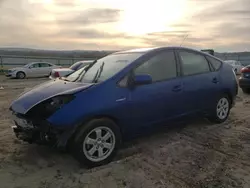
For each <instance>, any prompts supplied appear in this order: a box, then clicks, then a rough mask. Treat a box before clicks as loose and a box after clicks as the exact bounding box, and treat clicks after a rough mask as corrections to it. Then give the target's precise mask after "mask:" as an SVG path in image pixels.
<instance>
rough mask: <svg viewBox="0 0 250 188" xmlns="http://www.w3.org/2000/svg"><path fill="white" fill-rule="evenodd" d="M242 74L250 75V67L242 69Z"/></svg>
mask: <svg viewBox="0 0 250 188" xmlns="http://www.w3.org/2000/svg"><path fill="white" fill-rule="evenodd" d="M241 73H250V68H249V67H244V68H242V69H241Z"/></svg>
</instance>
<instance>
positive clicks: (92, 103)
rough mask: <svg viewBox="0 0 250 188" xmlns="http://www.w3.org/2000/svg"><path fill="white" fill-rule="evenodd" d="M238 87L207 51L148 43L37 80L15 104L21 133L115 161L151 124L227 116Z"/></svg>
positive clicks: (92, 161) (89, 160) (80, 155)
mask: <svg viewBox="0 0 250 188" xmlns="http://www.w3.org/2000/svg"><path fill="white" fill-rule="evenodd" d="M237 93H238V85H237V80H236V76H235V73H234V71H233V70H232V67H231V66H230V65H227V64H225V63H223V61H222V60H220V59H218V58H216V57H214V56H212V55H210V54H208V53H204V52H201V51H197V50H193V49H189V48H183V47H160V48H147V49H145V48H144V49H135V50H129V51H122V52H116V53H113V54H110V55H108V56H105V57H103V58H101V59H99V60H97V61H94V62H93V63H92V64H91V65H89V66H88V67H87V68H83V69H80V70H78V71H76V72H74V73H73V74H71V75H69V76H68V77H63V78H59V79H55V80H51V81H48V82H45V83H43V84H41V85H39V86H36V87H34V88H33V89H31V90H30V91H27V92H26V93H22V94H21V95H20V96H19V97H18V98H17V99H16V100H14V101H13V102H12V104H11V107H10V110H11V111H12V117H13V121H14V126H13V131H14V133H15V135H16V136H17V138H19V139H20V140H23V141H26V142H29V143H37V144H48V145H51V146H55V147H57V148H65V149H69V150H70V152H72V154H73V155H74V156H75V157H76V158H77V159H78V160H79V161H80V162H81V163H82V164H84V165H86V166H89V167H93V166H99V165H103V164H106V163H108V162H110V161H111V160H112V158H113V157H114V156H115V154H116V151H117V149H118V148H119V146H120V144H121V142H122V141H123V140H125V139H126V138H128V137H129V136H131V135H133V134H135V133H138V132H142V131H143V130H145V129H146V128H149V127H153V126H156V125H160V124H162V125H168V122H170V121H173V120H174V121H177V120H178V119H182V118H185V117H189V116H192V117H193V116H194V115H198V114H199V115H201V114H202V115H204V117H205V118H208V119H209V120H210V121H211V122H214V123H222V122H224V121H225V120H226V119H227V117H228V115H229V113H230V109H231V108H232V107H233V105H234V101H235V98H236V95H237Z"/></svg>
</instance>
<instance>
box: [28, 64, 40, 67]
mask: <svg viewBox="0 0 250 188" xmlns="http://www.w3.org/2000/svg"><path fill="white" fill-rule="evenodd" d="M30 68H39V63H35V64H32V65H31V66H30Z"/></svg>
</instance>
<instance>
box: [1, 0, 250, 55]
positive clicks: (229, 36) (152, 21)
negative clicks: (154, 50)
mask: <svg viewBox="0 0 250 188" xmlns="http://www.w3.org/2000/svg"><path fill="white" fill-rule="evenodd" d="M0 12H1V16H0V47H28V48H40V49H66V50H75V49H81V50H120V49H130V48H137V47H151V46H167V45H171V46H174V45H180V44H181V43H183V46H187V47H194V48H213V49H215V50H216V51H220V52H222V51H250V24H249V23H250V0H147V1H146V0H0ZM186 36H187V37H186ZM185 38H186V40H184V39H185Z"/></svg>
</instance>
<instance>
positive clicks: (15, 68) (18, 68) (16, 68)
mask: <svg viewBox="0 0 250 188" xmlns="http://www.w3.org/2000/svg"><path fill="white" fill-rule="evenodd" d="M23 69H25V68H24V67H14V68H11V69H8V71H14V70H23Z"/></svg>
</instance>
